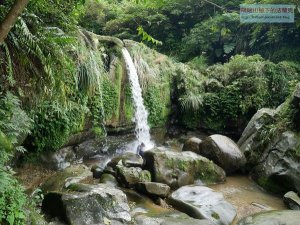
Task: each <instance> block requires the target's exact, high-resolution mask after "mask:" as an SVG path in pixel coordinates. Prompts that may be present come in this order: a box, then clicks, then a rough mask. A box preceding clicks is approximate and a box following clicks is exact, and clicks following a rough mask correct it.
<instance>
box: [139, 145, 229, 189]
mask: <svg viewBox="0 0 300 225" xmlns="http://www.w3.org/2000/svg"><path fill="white" fill-rule="evenodd" d="M144 158H145V160H146V165H145V168H146V169H148V170H149V171H150V172H151V174H152V181H154V182H158V183H164V184H167V185H169V186H170V187H171V188H172V189H176V188H179V187H181V186H184V185H188V184H193V183H194V182H199V183H205V184H208V183H218V182H224V181H225V178H226V177H225V172H224V170H223V169H221V168H220V167H219V166H217V165H216V164H214V163H213V162H212V161H210V160H208V159H207V158H204V157H202V156H199V155H197V154H196V153H193V152H179V153H178V152H172V151H164V150H159V149H153V150H150V151H146V152H145V155H144Z"/></svg>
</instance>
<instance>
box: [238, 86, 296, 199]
mask: <svg viewBox="0 0 300 225" xmlns="http://www.w3.org/2000/svg"><path fill="white" fill-rule="evenodd" d="M299 91H300V86H298V89H297V91H296V92H295V93H294V95H293V96H292V98H291V99H289V100H287V101H286V102H285V103H284V104H283V105H281V106H280V107H278V108H277V109H276V110H272V109H261V110H259V111H258V112H257V113H256V114H255V115H254V116H253V118H252V119H251V121H250V122H249V124H248V126H247V127H246V129H245V130H244V132H243V134H242V137H241V139H240V140H239V142H238V145H239V146H240V149H241V151H242V152H243V153H244V155H245V157H246V159H247V168H248V170H249V171H250V172H251V176H252V178H253V179H254V180H255V181H256V182H257V183H258V184H260V185H261V186H262V187H264V188H265V189H267V190H268V191H272V192H275V193H280V194H284V193H286V192H287V191H296V192H299V191H300V164H299V160H300V152H299V149H300V136H299V134H298V133H296V132H294V131H291V129H293V130H296V131H297V124H296V123H295V122H294V123H293V120H297V121H299V117H297V112H299V111H300V108H299V107H300V105H299ZM284 121H288V123H286V122H284ZM271 128H272V129H271ZM298 131H299V130H298Z"/></svg>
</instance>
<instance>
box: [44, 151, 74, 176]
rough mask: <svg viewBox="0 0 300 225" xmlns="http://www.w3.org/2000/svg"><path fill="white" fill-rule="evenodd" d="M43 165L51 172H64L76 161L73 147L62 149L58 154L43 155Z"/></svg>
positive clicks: (48, 153)
mask: <svg viewBox="0 0 300 225" xmlns="http://www.w3.org/2000/svg"><path fill="white" fill-rule="evenodd" d="M41 161H42V163H43V165H44V166H45V167H46V168H48V169H51V170H63V169H65V168H67V167H69V166H70V165H71V163H73V162H75V161H76V155H75V152H74V151H73V147H72V146H69V147H66V148H62V149H60V150H58V151H56V152H47V153H43V154H42V155H41Z"/></svg>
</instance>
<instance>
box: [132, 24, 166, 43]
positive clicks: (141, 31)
mask: <svg viewBox="0 0 300 225" xmlns="http://www.w3.org/2000/svg"><path fill="white" fill-rule="evenodd" d="M137 31H138V35H139V36H141V37H142V41H148V42H152V43H153V44H155V45H162V42H161V41H158V40H156V39H154V38H153V37H152V36H151V35H149V34H148V33H147V32H146V31H145V30H144V28H143V27H141V26H139V27H138V28H137Z"/></svg>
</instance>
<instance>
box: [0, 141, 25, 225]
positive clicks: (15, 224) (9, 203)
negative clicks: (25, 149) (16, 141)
mask: <svg viewBox="0 0 300 225" xmlns="http://www.w3.org/2000/svg"><path fill="white" fill-rule="evenodd" d="M0 147H1V146H0ZM26 202H27V200H26V195H25V194H24V192H23V188H22V187H21V186H20V184H19V183H18V181H17V180H16V179H15V178H13V177H12V175H11V174H10V173H9V172H7V171H5V169H4V168H3V165H0V223H1V224H2V223H3V224H9V225H25V224H26V223H25V219H26V214H25V212H24V210H25V206H26Z"/></svg>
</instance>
